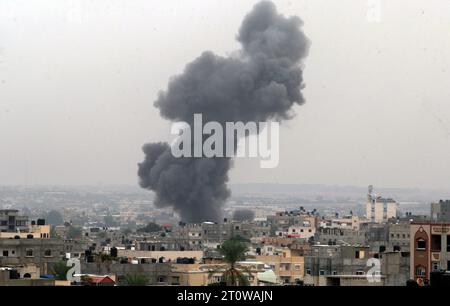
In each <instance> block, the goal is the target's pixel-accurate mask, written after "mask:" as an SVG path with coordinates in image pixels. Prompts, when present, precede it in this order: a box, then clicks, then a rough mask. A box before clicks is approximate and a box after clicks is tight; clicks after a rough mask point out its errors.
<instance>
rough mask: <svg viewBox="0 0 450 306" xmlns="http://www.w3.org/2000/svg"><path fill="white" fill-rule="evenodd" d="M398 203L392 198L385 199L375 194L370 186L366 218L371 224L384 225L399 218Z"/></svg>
mask: <svg viewBox="0 0 450 306" xmlns="http://www.w3.org/2000/svg"><path fill="white" fill-rule="evenodd" d="M397 210H398V203H397V202H396V201H395V200H393V199H391V198H383V197H381V196H379V195H376V194H374V193H373V187H372V186H369V192H368V194H367V204H366V217H367V219H368V220H369V221H370V222H376V223H383V222H387V221H388V220H389V219H391V218H397Z"/></svg>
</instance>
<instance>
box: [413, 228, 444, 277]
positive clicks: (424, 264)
mask: <svg viewBox="0 0 450 306" xmlns="http://www.w3.org/2000/svg"><path fill="white" fill-rule="evenodd" d="M410 250H411V262H410V277H411V279H414V280H419V281H421V280H429V279H430V272H432V271H440V270H450V223H435V222H423V223H419V222H413V223H411V228H410Z"/></svg>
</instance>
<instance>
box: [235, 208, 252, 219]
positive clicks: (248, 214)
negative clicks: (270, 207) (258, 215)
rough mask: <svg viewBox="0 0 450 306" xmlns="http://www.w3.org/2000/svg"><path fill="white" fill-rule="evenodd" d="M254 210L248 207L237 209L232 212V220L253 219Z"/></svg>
mask: <svg viewBox="0 0 450 306" xmlns="http://www.w3.org/2000/svg"><path fill="white" fill-rule="evenodd" d="M253 219H255V212H254V211H253V210H250V209H239V210H235V211H234V212H233V220H234V221H253Z"/></svg>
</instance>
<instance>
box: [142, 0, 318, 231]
mask: <svg viewBox="0 0 450 306" xmlns="http://www.w3.org/2000/svg"><path fill="white" fill-rule="evenodd" d="M301 26H302V21H301V20H300V19H299V18H298V17H291V18H286V17H284V16H282V15H279V14H278V13H277V10H276V7H275V5H274V4H273V3H272V2H267V1H263V2H260V3H258V4H256V5H255V6H254V8H253V10H252V11H251V12H250V13H249V14H248V15H247V16H246V17H245V19H244V21H243V23H242V26H241V28H240V30H239V34H238V36H237V40H238V41H239V42H240V43H241V45H242V49H241V50H239V52H237V54H238V55H236V56H233V57H221V56H218V55H215V54H214V53H212V52H209V51H207V52H204V53H203V54H202V55H201V56H200V57H198V58H197V59H195V60H194V61H193V62H191V63H190V64H188V65H187V66H186V68H185V71H184V72H183V74H181V75H178V76H176V77H174V78H173V79H171V81H170V82H169V85H168V89H167V90H166V91H164V92H161V93H160V94H159V97H158V99H157V101H156V102H155V104H154V105H155V106H156V107H157V108H159V110H160V114H161V116H163V117H164V118H166V119H168V120H171V121H185V122H188V123H191V124H192V122H193V117H194V114H202V115H203V121H204V122H206V121H218V122H220V123H222V124H224V123H225V122H237V121H242V122H249V121H255V122H259V121H267V120H268V119H275V120H280V121H281V120H284V119H289V118H291V117H292V116H293V115H294V113H293V110H292V107H293V106H294V105H295V104H298V105H301V104H303V103H304V98H303V96H302V94H301V89H302V88H303V72H302V68H301V61H302V59H303V58H305V57H306V55H307V53H308V49H309V41H308V39H307V38H306V37H305V35H304V34H303V32H302V31H301ZM143 151H144V153H145V160H144V162H142V163H140V164H139V171H138V174H139V177H140V185H141V187H143V188H146V189H149V190H153V191H155V192H156V202H155V205H156V206H157V207H167V206H171V207H173V209H174V210H175V211H176V212H178V213H179V214H180V216H181V218H182V220H183V221H186V222H200V221H219V220H220V219H221V217H222V206H223V204H224V203H225V200H226V199H227V198H228V197H229V196H230V191H229V189H228V188H227V185H226V183H227V181H228V170H229V169H230V168H231V166H232V161H231V159H229V158H209V159H208V158H175V157H173V156H172V154H171V151H170V147H169V145H168V144H162V143H157V144H146V145H144V147H143Z"/></svg>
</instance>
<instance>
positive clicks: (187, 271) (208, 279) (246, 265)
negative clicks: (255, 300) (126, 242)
mask: <svg viewBox="0 0 450 306" xmlns="http://www.w3.org/2000/svg"><path fill="white" fill-rule="evenodd" d="M228 267H229V265H227V264H199V263H197V264H172V270H171V273H170V276H169V285H173V286H208V285H211V284H216V283H220V282H221V281H222V274H223V273H224V272H225V270H226V269H228ZM236 268H237V269H238V270H240V271H241V272H242V273H243V274H244V275H245V277H247V279H248V282H249V285H250V286H258V285H259V284H260V282H259V278H258V276H259V275H261V274H262V273H264V272H265V271H266V270H265V265H264V263H263V262H258V261H245V262H239V263H237V264H236Z"/></svg>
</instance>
